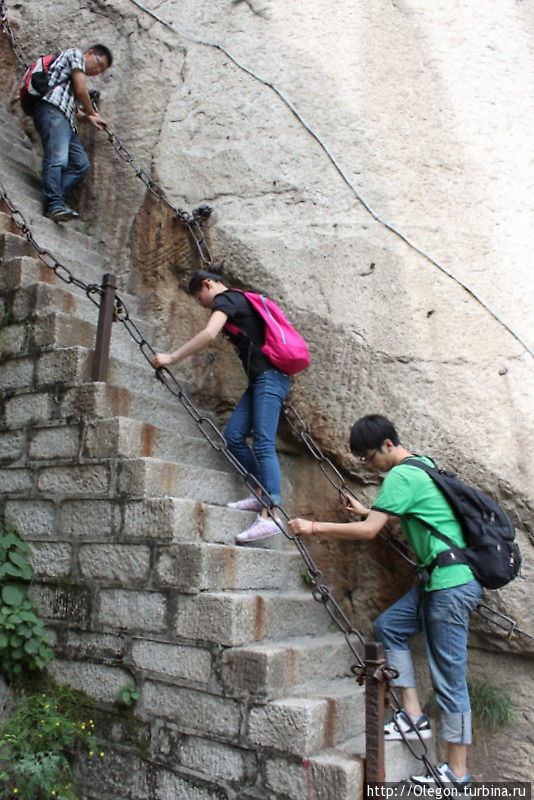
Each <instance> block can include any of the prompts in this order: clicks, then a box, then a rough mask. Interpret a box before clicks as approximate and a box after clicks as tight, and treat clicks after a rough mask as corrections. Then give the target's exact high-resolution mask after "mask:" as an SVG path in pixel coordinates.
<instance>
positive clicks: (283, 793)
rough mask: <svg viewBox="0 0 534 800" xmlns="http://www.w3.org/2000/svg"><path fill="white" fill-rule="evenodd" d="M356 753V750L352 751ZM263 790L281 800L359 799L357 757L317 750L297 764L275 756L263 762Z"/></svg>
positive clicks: (361, 767) (359, 760)
mask: <svg viewBox="0 0 534 800" xmlns="http://www.w3.org/2000/svg"><path fill="white" fill-rule="evenodd" d="M355 752H357V751H355ZM264 773H265V781H266V787H267V789H268V790H270V791H271V792H274V793H275V795H276V797H283V798H284V800H304V799H305V800H356V798H358V797H363V784H364V764H363V759H362V757H361V756H360V755H357V754H356V755H354V754H349V753H343V752H341V751H339V750H336V749H329V750H320V751H319V752H318V753H315V754H314V755H312V756H310V757H309V758H305V759H302V760H301V761H295V760H293V761H289V760H287V759H285V758H281V757H277V756H275V755H273V756H271V757H268V758H266V759H265V762H264Z"/></svg>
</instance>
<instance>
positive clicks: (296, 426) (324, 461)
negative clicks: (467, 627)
mask: <svg viewBox="0 0 534 800" xmlns="http://www.w3.org/2000/svg"><path fill="white" fill-rule="evenodd" d="M283 408H284V414H285V417H286V420H287V422H288V424H289V427H290V428H291V430H292V431H293V433H294V434H295V435H296V436H298V437H299V438H300V439H301V440H302V441H303V442H304V444H305V445H306V447H307V449H308V451H309V452H310V453H311V455H312V456H313V457H314V458H315V459H316V460H317V461H318V462H319V467H320V469H321V472H322V473H323V475H324V476H325V478H326V479H327V480H328V481H329V483H330V484H331V485H332V486H333V487H334V489H336V491H337V492H338V493H339V496H340V498H341V500H344V499H345V498H346V496H347V495H349V494H350V495H351V496H352V497H353V498H354V499H355V500H357V499H358V498H357V497H356V495H355V494H354V492H353V491H352V489H351V488H350V486H348V485H347V483H346V482H345V479H344V477H343V475H342V474H341V472H340V471H339V469H338V468H337V467H336V466H335V465H334V464H333V463H332V461H331V460H330V459H329V458H328V457H327V456H325V455H324V453H323V451H322V450H321V448H320V447H319V445H318V444H317V442H316V441H315V439H314V438H313V436H312V434H311V433H310V431H309V429H308V426H307V425H306V423H305V422H304V420H303V419H302V417H301V416H300V414H299V413H298V411H297V410H296V409H295V408H294V407H293V406H292V405H290V404H289V403H284V407H283ZM333 476H334V477H333ZM335 478H337V481H336V480H335ZM378 537H379V538H380V539H382V541H384V542H385V543H386V544H387V545H388V546H389V547H391V548H392V549H393V550H395V552H397V553H398V554H399V555H400V556H401V557H402V558H403V559H404V560H405V561H407V562H408V563H409V564H411V565H412V566H413V567H417V563H416V562H415V561H414V559H413V558H412V557H411V550H410V549H409V548H408V546H407V545H406V544H405V543H404V542H403V541H402V540H401V539H399V537H398V536H395V534H394V533H389V534H382V533H379V534H378ZM475 611H476V612H477V614H479V615H480V616H481V617H483V618H484V619H485V620H487V621H488V622H490V623H491V624H493V625H495V626H496V627H498V628H501V629H502V630H504V631H506V632H507V634H508V638H511V637H512V636H513V634H514V633H518V634H520V635H521V636H526V637H527V639H534V635H533V634H531V633H527V632H526V631H524V630H522V629H521V628H519V627H518V625H517V622H515V621H514V620H513V619H512V618H511V617H507V616H506V614H503V613H501V612H500V611H497V609H495V608H491V607H490V606H488V605H486V604H485V603H479V605H478V606H477V607H476V608H475ZM496 618H498V619H500V620H502V621H501V622H499V621H498V619H496Z"/></svg>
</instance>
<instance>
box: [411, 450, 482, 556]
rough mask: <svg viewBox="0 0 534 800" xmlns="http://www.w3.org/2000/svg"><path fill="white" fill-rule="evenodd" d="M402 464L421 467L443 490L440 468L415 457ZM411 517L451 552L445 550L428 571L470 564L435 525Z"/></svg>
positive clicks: (414, 516)
mask: <svg viewBox="0 0 534 800" xmlns="http://www.w3.org/2000/svg"><path fill="white" fill-rule="evenodd" d="M402 463H403V464H409V465H410V466H411V467H419V469H422V470H423V472H426V474H427V475H429V476H430V477H431V478H432V479H433V481H434V483H435V484H436V486H437V487H438V488H441V487H440V485H439V482H438V480H437V473H439V472H440V469H439V467H431V466H430V464H425V463H424V461H420V460H419V459H418V458H415V457H414V458H407V459H405V460H404V461H403V462H402ZM409 516H411V517H412V518H413V519H416V520H418V521H419V522H420V523H421V524H422V525H424V526H425V528H426V529H427V530H428V531H429V533H431V534H432V536H435V537H436V538H437V539H440V540H441V541H442V542H443V543H444V544H446V545H447V546H448V547H449V550H444V551H443V552H442V553H438V555H437V556H436V558H435V559H434V561H433V562H432V563H431V564H429V566H428V567H427V569H429V570H432V569H433V568H434V567H436V566H440V567H444V566H447V565H449V564H458V563H461V564H467V563H468V561H467V559H466V558H465V555H464V553H463V548H462V547H458V545H457V544H456V543H455V542H453V540H452V539H449V537H448V536H446V535H445V534H444V533H441V531H438V529H437V528H435V527H434V526H433V525H431V524H430V523H429V522H427V521H426V520H424V519H422V518H421V517H418V516H416V515H415V514H410V515H409Z"/></svg>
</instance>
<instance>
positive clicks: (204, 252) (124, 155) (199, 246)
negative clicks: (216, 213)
mask: <svg viewBox="0 0 534 800" xmlns="http://www.w3.org/2000/svg"><path fill="white" fill-rule="evenodd" d="M93 105H94V104H93ZM95 108H96V106H95ZM104 130H105V133H106V136H107V139H108V142H109V143H110V144H111V146H112V147H113V149H114V150H115V152H116V153H117V155H118V156H119V157H120V158H121V159H122V160H123V161H125V162H126V163H127V164H129V165H130V167H131V168H132V169H133V171H134V172H135V174H136V175H137V177H138V178H139V180H141V181H142V182H143V183H144V184H145V186H146V188H147V189H148V191H149V192H150V194H152V195H153V196H154V197H156V198H157V199H158V200H161V202H162V203H165V205H166V206H167V208H169V209H170V210H171V211H172V213H173V215H174V216H175V218H176V219H177V220H178V221H179V222H181V223H182V224H183V225H185V226H186V228H187V230H188V233H189V235H190V237H191V239H192V241H193V244H194V246H195V248H196V251H197V253H198V255H199V257H200V259H201V261H202V263H203V264H204V266H206V267H208V268H209V267H210V265H211V264H213V260H212V257H211V253H210V249H209V247H208V243H207V241H206V236H205V234H204V231H203V230H202V222H203V221H204V220H207V219H208V217H209V215H210V214H211V208H210V206H208V205H202V206H199V207H198V208H196V209H195V210H194V211H193V213H192V214H189V213H188V212H187V211H184V210H183V209H182V208H178V206H176V205H174V203H173V202H172V201H171V200H170V199H169V197H168V195H167V194H166V192H165V191H164V190H163V189H162V188H161V186H159V185H158V184H157V183H156V182H155V181H154V180H152V178H151V177H150V175H149V174H148V172H146V170H144V169H143V167H141V166H140V165H139V164H137V163H136V161H135V159H134V156H133V155H132V153H130V151H129V150H128V148H127V147H126V145H125V144H124V142H123V141H122V140H121V139H120V138H119V136H117V134H116V133H114V132H113V131H112V130H111V129H110V128H109V127H108V126H107V125H106V126H105V128H104Z"/></svg>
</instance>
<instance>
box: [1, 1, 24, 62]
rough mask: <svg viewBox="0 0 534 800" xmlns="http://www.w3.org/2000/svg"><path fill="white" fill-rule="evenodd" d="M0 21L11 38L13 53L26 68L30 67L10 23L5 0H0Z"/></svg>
mask: <svg viewBox="0 0 534 800" xmlns="http://www.w3.org/2000/svg"><path fill="white" fill-rule="evenodd" d="M0 23H1V24H2V31H3V32H4V33H5V35H6V36H7V38H8V39H9V44H10V45H11V49H12V50H13V53H14V54H15V57H16V59H17V61H18V62H19V64H20V65H21V66H22V67H24V69H25V70H26V69H28V66H29V65H28V64H27V63H26V58H25V56H24V53H23V52H22V48H21V47H20V45H19V44H18V42H17V40H16V39H15V35H14V33H13V31H12V30H11V26H10V24H9V20H8V17H7V7H6V3H5V0H0Z"/></svg>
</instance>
